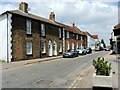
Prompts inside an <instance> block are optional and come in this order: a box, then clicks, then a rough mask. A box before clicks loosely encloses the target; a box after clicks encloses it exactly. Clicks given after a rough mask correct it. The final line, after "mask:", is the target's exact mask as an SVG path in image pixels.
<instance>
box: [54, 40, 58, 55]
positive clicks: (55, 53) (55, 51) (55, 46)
mask: <svg viewBox="0 0 120 90" xmlns="http://www.w3.org/2000/svg"><path fill="white" fill-rule="evenodd" d="M53 55H55V56H56V55H57V43H56V41H55V40H54V42H53Z"/></svg>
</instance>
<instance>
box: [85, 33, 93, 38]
mask: <svg viewBox="0 0 120 90" xmlns="http://www.w3.org/2000/svg"><path fill="white" fill-rule="evenodd" d="M85 34H86V35H89V36H90V37H93V36H92V35H91V34H90V33H89V32H85Z"/></svg>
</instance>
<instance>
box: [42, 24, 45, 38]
mask: <svg viewBox="0 0 120 90" xmlns="http://www.w3.org/2000/svg"><path fill="white" fill-rule="evenodd" d="M41 36H45V25H44V24H41Z"/></svg>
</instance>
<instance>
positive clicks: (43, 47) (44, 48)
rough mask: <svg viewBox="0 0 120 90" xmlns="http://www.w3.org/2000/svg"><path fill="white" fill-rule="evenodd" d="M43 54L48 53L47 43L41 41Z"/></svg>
mask: <svg viewBox="0 0 120 90" xmlns="http://www.w3.org/2000/svg"><path fill="white" fill-rule="evenodd" d="M41 53H46V42H45V41H41Z"/></svg>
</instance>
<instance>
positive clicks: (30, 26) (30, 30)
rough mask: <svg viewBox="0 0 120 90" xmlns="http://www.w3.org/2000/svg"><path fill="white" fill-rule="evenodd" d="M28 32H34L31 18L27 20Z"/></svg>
mask: <svg viewBox="0 0 120 90" xmlns="http://www.w3.org/2000/svg"><path fill="white" fill-rule="evenodd" d="M26 33H27V34H32V22H31V20H26Z"/></svg>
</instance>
